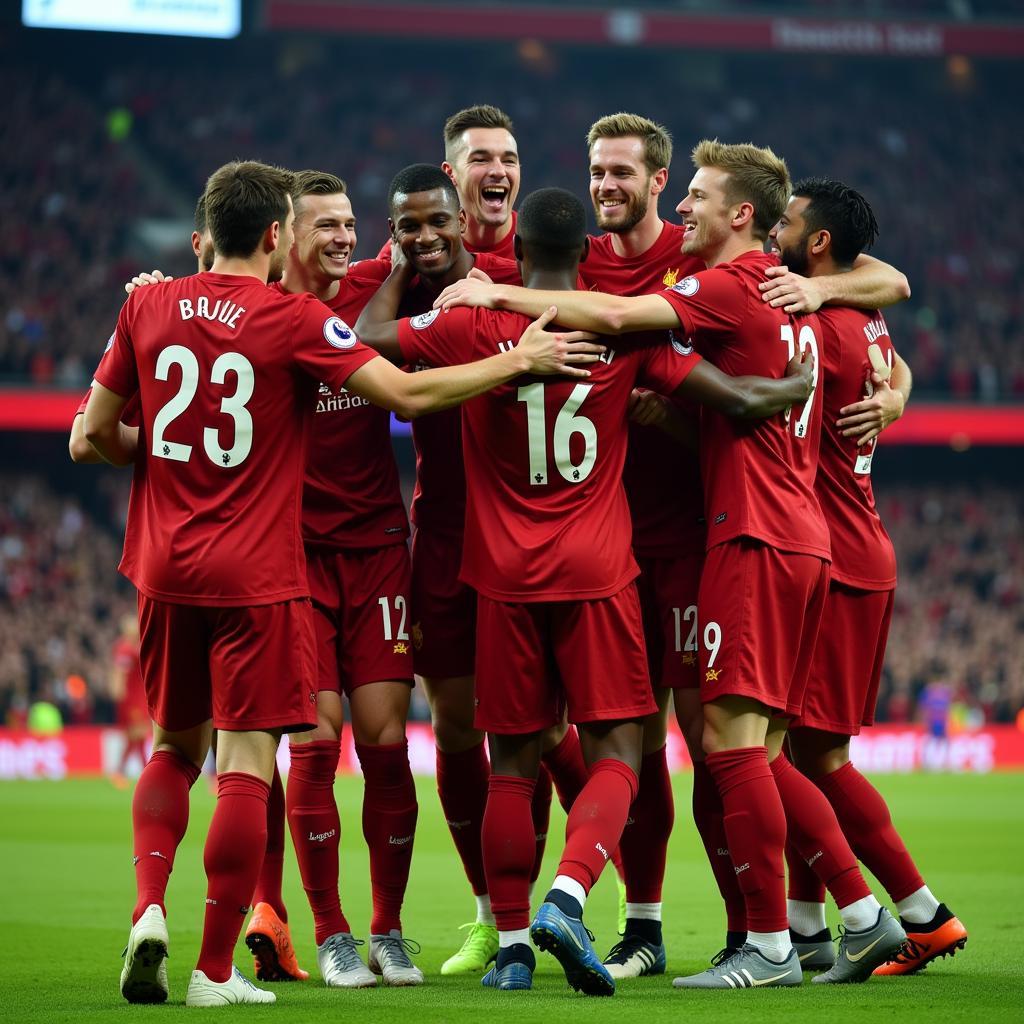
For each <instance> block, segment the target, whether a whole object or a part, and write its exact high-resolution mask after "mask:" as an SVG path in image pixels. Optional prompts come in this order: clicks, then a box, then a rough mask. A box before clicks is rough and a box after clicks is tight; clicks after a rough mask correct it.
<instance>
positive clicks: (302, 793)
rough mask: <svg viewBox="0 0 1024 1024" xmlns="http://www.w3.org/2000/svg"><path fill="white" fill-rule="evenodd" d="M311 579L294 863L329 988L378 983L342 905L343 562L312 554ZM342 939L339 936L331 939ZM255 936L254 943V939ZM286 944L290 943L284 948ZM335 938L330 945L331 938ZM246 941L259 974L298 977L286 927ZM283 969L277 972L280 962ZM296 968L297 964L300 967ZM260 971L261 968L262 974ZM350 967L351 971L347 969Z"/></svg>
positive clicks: (293, 815) (291, 798)
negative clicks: (306, 725)
mask: <svg viewBox="0 0 1024 1024" xmlns="http://www.w3.org/2000/svg"><path fill="white" fill-rule="evenodd" d="M306 576H307V579H308V581H309V586H310V592H311V593H312V595H313V601H312V619H313V629H314V637H315V643H316V686H317V700H316V728H315V729H312V730H310V731H308V732H299V733H293V734H292V735H291V736H290V737H289V748H288V749H289V754H290V758H291V764H290V767H289V770H288V786H287V790H286V794H285V807H286V814H287V818H288V828H289V831H290V833H291V837H292V846H293V848H294V850H295V859H296V862H297V864H298V868H299V877H300V878H301V879H302V888H303V889H304V890H305V893H306V898H307V900H308V901H309V907H310V910H311V911H312V914H313V929H314V937H315V941H316V945H317V962H318V966H319V967H320V973H321V976H322V977H323V978H324V981H325V982H326V984H327V985H328V986H330V987H349V985H351V984H356V985H359V986H360V987H361V986H369V985H370V984H375V983H376V979H373V978H372V977H371V975H370V973H369V971H367V969H366V967H365V965H363V966H362V968H361V969H360V964H361V961H360V959H359V957H358V955H357V953H356V952H355V946H354V944H353V943H352V942H351V941H350V940H351V929H350V927H349V923H348V921H347V920H346V918H345V914H344V913H343V911H342V908H341V898H340V895H339V878H338V854H339V850H340V847H341V820H340V818H339V816H338V805H337V802H336V801H335V798H334V780H335V777H336V775H337V772H338V757H339V754H340V749H341V733H342V727H343V724H344V719H345V715H344V708H343V705H342V698H341V681H340V675H339V669H338V658H339V653H338V648H339V637H338V621H339V615H340V611H339V606H340V602H341V597H340V594H339V587H340V584H339V582H338V559H337V556H336V555H335V554H334V553H333V552H330V551H323V550H319V549H310V550H307V552H306ZM333 936H338V938H337V939H334V938H332V937H333ZM250 939H251V942H250ZM285 939H287V944H285V941H284V940H285ZM328 940H331V941H328ZM246 941H247V942H250V948H252V946H253V944H255V945H256V946H257V948H256V949H255V950H254V953H256V954H257V959H258V961H259V962H258V964H257V972H258V973H259V974H260V976H261V977H262V974H263V973H267V974H278V973H288V974H291V973H293V969H292V964H291V961H293V960H294V958H295V952H294V946H293V945H292V942H291V936H290V933H289V930H288V928H287V926H284V927H283V928H282V929H281V930H280V931H279V930H277V929H271V930H268V931H266V932H260V931H254V930H253V929H252V926H251V925H250V929H249V931H248V932H247V934H246ZM275 960H276V961H277V963H279V964H281V966H282V970H281V971H278V969H277V963H275V962H274V961H275ZM294 967H295V969H296V970H298V964H297V963H296V964H295V965H294ZM261 968H262V970H261ZM346 968H347V969H346Z"/></svg>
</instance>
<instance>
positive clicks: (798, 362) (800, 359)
mask: <svg viewBox="0 0 1024 1024" xmlns="http://www.w3.org/2000/svg"><path fill="white" fill-rule="evenodd" d="M785 375H786V376H787V377H800V378H802V379H803V381H804V384H805V385H806V388H807V393H806V394H805V395H804V399H805V400H806V399H808V398H810V397H811V392H812V391H813V390H814V356H813V355H812V354H811V350H810V348H805V349H804V350H803V351H802V352H797V354H796V355H795V356H793V358H792V359H790V361H789V362H788V363H786V374H785Z"/></svg>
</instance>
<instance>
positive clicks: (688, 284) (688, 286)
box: [672, 277, 700, 297]
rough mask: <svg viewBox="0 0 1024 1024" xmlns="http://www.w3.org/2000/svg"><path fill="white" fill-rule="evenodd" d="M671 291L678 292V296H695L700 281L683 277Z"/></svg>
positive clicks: (698, 289)
mask: <svg viewBox="0 0 1024 1024" xmlns="http://www.w3.org/2000/svg"><path fill="white" fill-rule="evenodd" d="M672 291H674V292H679V294H680V295H686V296H687V297H689V296H691V295H696V294H697V292H699V291H700V281H698V280H697V278H695V277H684V278H683V279H682V281H680V282H679V284H674V285H672Z"/></svg>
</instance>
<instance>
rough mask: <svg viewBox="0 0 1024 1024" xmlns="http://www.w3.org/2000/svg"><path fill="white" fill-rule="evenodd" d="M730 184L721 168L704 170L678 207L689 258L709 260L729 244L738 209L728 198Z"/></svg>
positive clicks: (695, 175) (692, 181)
mask: <svg viewBox="0 0 1024 1024" xmlns="http://www.w3.org/2000/svg"><path fill="white" fill-rule="evenodd" d="M728 181H729V175H728V173H727V172H726V171H723V170H720V169H719V168H717V167H701V168H700V169H699V170H698V171H697V173H696V174H694V176H693V178H692V179H691V180H690V186H689V189H688V190H687V193H686V196H685V197H684V199H683V200H682V202H680V204H679V205H678V206H677V207H676V213H678V214H679V216H680V217H681V218H682V220H683V228H684V231H683V244H682V247H681V251H682V252H683V253H684V254H685V255H687V256H696V257H698V258H699V259H705V258H706V257H707V256H709V255H711V254H712V253H714V252H716V251H717V250H718V249H720V248H721V247H722V246H723V245H724V244H725V243H726V242H727V241H728V240H729V237H730V234H731V229H730V224H731V222H732V219H733V211H734V205H733V204H730V202H729V200H728V198H727V194H726V189H727V186H728Z"/></svg>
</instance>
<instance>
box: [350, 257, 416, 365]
mask: <svg viewBox="0 0 1024 1024" xmlns="http://www.w3.org/2000/svg"><path fill="white" fill-rule="evenodd" d="M412 277H413V270H412V266H411V264H410V263H409V262H408V261H407V260H404V259H399V260H395V261H394V262H393V264H392V270H391V273H390V274H388V276H387V277H386V278H385V279H384V281H383V282H382V284H381V286H380V287H379V288H378V289H377V291H376V292H374V294H373V298H371V299H370V301H369V302H368V303H367V304H366V305H365V306H364V307H363V311H362V313H360V314H359V319H358V320H357V321H356V322H355V326H354V328H353V329H354V330H355V332H356V337H357V338H359V340H360V341H361V342H362V343H363V344H364V345H369V346H370V348H372V349H376V350H377V351H378V352H379V353H380V354H381V355H382V356H384V357H385V358H386V359H390V360H391V362H393V363H401V362H402V349H401V346H400V345H399V344H398V325H399V323H400V321H399V319H398V308H399V306H400V304H401V302H402V296H403V295H405V293H406V291H407V290H408V288H409V282H410V281H411V280H412Z"/></svg>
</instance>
